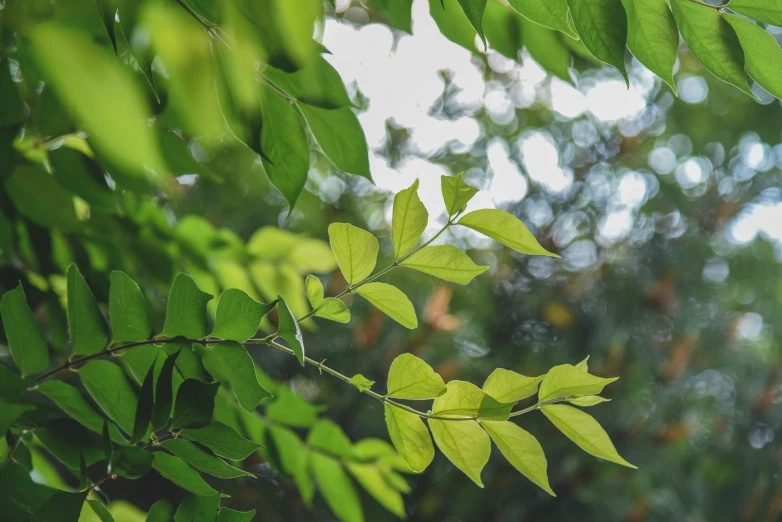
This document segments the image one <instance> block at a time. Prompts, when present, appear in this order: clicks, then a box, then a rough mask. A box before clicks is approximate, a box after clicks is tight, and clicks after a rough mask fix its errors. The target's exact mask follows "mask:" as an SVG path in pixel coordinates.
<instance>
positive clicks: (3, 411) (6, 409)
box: [0, 399, 35, 436]
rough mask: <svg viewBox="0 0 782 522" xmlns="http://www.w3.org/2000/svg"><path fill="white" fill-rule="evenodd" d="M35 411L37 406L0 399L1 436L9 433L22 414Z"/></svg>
mask: <svg viewBox="0 0 782 522" xmlns="http://www.w3.org/2000/svg"><path fill="white" fill-rule="evenodd" d="M34 409H35V406H33V405H32V404H22V403H19V402H8V401H4V400H2V399H0V436H3V435H5V432H6V431H8V429H9V428H10V427H11V426H12V425H13V424H14V422H16V420H17V419H18V418H19V417H21V416H22V414H24V413H26V412H28V411H32V410H34Z"/></svg>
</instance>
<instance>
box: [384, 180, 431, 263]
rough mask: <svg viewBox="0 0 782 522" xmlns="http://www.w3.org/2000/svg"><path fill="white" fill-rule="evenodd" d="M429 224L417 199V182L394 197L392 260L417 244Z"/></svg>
mask: <svg viewBox="0 0 782 522" xmlns="http://www.w3.org/2000/svg"><path fill="white" fill-rule="evenodd" d="M428 222H429V212H427V210H426V207H425V206H424V204H423V203H421V199H420V198H419V197H418V180H417V179H416V180H415V181H414V182H413V184H412V185H411V186H410V187H409V188H406V189H404V190H401V191H399V192H398V193H397V195H396V196H395V197H394V213H393V218H392V226H391V229H392V233H393V237H394V258H395V259H399V258H400V257H402V256H404V255H405V254H407V253H408V252H409V251H410V250H412V249H413V247H415V246H416V245H417V244H418V241H419V240H420V239H421V235H422V234H423V233H424V230H425V229H426V225H427V223H428Z"/></svg>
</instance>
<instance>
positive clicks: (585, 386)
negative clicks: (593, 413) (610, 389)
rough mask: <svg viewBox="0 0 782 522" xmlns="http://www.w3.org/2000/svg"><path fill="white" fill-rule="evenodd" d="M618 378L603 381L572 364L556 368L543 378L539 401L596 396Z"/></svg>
mask: <svg viewBox="0 0 782 522" xmlns="http://www.w3.org/2000/svg"><path fill="white" fill-rule="evenodd" d="M618 378H619V377H614V378H612V379H603V378H602V377H595V376H594V375H590V374H588V373H586V372H585V371H582V370H579V369H578V368H576V367H575V366H573V365H572V364H561V365H559V366H554V367H553V368H552V369H551V370H549V372H548V373H547V374H546V376H545V377H544V378H543V382H542V383H541V385H540V391H539V392H538V399H539V400H540V401H541V402H543V401H550V400H551V399H556V398H559V397H567V396H570V395H596V394H598V393H600V392H601V391H603V388H604V387H605V386H606V385H607V384H611V383H612V382H614V381H615V380H617V379H618Z"/></svg>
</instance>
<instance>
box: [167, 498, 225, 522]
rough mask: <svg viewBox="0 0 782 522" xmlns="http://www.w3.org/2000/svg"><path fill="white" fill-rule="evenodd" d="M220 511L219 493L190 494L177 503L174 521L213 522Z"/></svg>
mask: <svg viewBox="0 0 782 522" xmlns="http://www.w3.org/2000/svg"><path fill="white" fill-rule="evenodd" d="M218 511H220V495H210V496H202V495H191V496H189V497H187V498H185V500H183V501H182V503H181V504H179V507H178V508H177V510H176V514H175V515H174V522H215V519H216V518H217V512H218Z"/></svg>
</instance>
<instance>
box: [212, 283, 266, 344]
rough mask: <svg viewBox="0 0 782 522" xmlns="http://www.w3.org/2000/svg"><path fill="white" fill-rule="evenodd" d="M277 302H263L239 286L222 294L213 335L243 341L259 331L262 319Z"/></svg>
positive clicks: (218, 301) (218, 302)
mask: <svg viewBox="0 0 782 522" xmlns="http://www.w3.org/2000/svg"><path fill="white" fill-rule="evenodd" d="M274 305H275V302H274V301H272V302H271V303H269V304H262V303H259V302H257V301H256V300H255V299H253V298H252V297H250V296H249V295H247V293H246V292H244V291H243V290H239V289H238V288H229V289H228V290H225V291H224V292H223V293H222V294H220V298H219V299H218V300H217V312H216V313H215V327H214V331H212V337H218V338H220V339H227V340H230V341H237V342H240V343H243V342H244V341H246V340H247V339H249V338H250V337H252V336H253V335H255V333H256V332H257V331H258V327H259V326H260V324H261V319H262V318H263V316H264V315H266V314H268V313H269V312H270V311H271V310H272V308H274Z"/></svg>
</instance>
